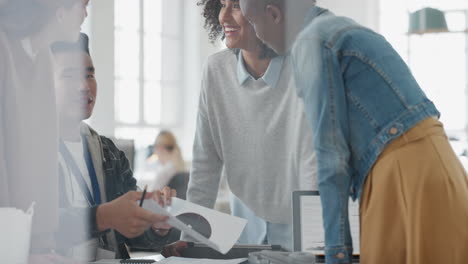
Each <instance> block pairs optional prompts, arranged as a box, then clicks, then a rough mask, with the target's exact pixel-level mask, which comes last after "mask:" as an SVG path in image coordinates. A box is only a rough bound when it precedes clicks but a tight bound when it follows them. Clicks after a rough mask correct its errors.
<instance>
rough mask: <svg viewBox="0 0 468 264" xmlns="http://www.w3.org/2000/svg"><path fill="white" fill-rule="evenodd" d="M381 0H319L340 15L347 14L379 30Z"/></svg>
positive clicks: (319, 2)
mask: <svg viewBox="0 0 468 264" xmlns="http://www.w3.org/2000/svg"><path fill="white" fill-rule="evenodd" d="M379 2H380V1H379V0H317V4H318V5H319V6H321V7H324V8H327V9H330V11H332V12H333V13H335V14H336V15H339V16H347V17H350V18H352V19H354V20H356V21H357V22H358V23H360V24H362V25H364V26H366V27H369V28H371V29H373V30H375V31H379V20H380V19H379V10H380V8H379Z"/></svg>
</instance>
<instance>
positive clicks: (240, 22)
mask: <svg viewBox="0 0 468 264" xmlns="http://www.w3.org/2000/svg"><path fill="white" fill-rule="evenodd" d="M219 1H220V3H221V10H220V12H219V23H220V24H221V26H222V28H223V31H224V35H225V40H226V46H227V47H228V48H231V49H250V48H254V47H257V46H258V44H259V42H260V41H259V40H258V38H257V37H256V34H255V31H254V29H253V27H252V26H251V25H250V24H249V22H248V21H247V20H246V19H245V18H244V16H243V15H242V12H241V9H240V6H239V1H238V0H219Z"/></svg>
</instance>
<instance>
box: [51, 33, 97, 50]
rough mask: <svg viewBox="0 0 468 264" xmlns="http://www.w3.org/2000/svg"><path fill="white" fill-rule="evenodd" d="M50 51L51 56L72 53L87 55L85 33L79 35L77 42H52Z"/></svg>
mask: <svg viewBox="0 0 468 264" xmlns="http://www.w3.org/2000/svg"><path fill="white" fill-rule="evenodd" d="M50 49H51V51H52V53H53V54H58V53H63V52H74V51H83V52H85V53H86V54H88V55H90V54H89V38H88V35H86V34H85V33H80V38H79V39H78V41H77V42H64V41H59V42H54V43H53V44H52V45H51V46H50Z"/></svg>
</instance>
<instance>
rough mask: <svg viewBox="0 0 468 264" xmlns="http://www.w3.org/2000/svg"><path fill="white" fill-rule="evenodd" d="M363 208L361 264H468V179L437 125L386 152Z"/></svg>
mask: <svg viewBox="0 0 468 264" xmlns="http://www.w3.org/2000/svg"><path fill="white" fill-rule="evenodd" d="M360 204H361V207H360V215H361V220H360V221H361V263H363V264H386V263H388V264H405V263H406V264H423V263H424V264H431V263H434V264H445V263H447V264H467V263H468V177H467V174H466V172H465V170H464V168H463V166H462V165H461V163H460V161H459V159H458V157H457V156H456V155H455V153H454V152H453V150H452V148H451V146H450V144H449V142H448V140H447V136H446V134H445V132H444V129H443V126H442V123H440V122H439V121H437V120H436V119H433V118H430V119H427V120H425V121H422V122H420V123H419V124H418V125H416V126H415V127H413V128H412V129H410V130H409V131H408V132H406V133H405V134H403V135H402V136H400V137H399V138H397V139H395V140H394V141H392V142H391V143H390V144H389V145H388V146H387V147H386V148H385V150H384V151H383V153H382V154H381V155H380V157H379V159H378V160H377V162H376V163H375V165H374V167H373V168H372V170H371V172H370V173H369V175H368V177H367V180H366V183H365V185H364V190H363V194H362V197H361V201H360Z"/></svg>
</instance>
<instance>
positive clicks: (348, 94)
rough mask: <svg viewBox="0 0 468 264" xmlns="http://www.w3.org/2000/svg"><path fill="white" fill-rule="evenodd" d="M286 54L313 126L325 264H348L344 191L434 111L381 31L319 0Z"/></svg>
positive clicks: (356, 190) (353, 188)
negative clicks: (333, 10) (324, 6)
mask: <svg viewBox="0 0 468 264" xmlns="http://www.w3.org/2000/svg"><path fill="white" fill-rule="evenodd" d="M291 61H292V67H293V72H294V76H295V81H296V87H297V89H298V94H299V96H300V97H301V98H302V99H303V100H304V105H305V111H306V115H307V118H308V119H309V121H310V123H311V126H312V129H313V135H314V146H315V150H316V155H317V161H318V183H319V191H320V197H321V200H322V207H323V220H324V221H323V222H324V229H325V253H326V258H327V263H350V262H351V261H350V257H351V254H352V250H353V248H352V241H351V235H350V230H349V220H348V197H349V195H351V196H352V197H353V198H354V199H356V198H359V197H360V195H361V192H362V189H363V185H364V183H365V180H366V177H367V174H368V173H369V171H370V169H371V167H372V166H373V165H374V164H375V162H376V161H377V159H378V156H379V155H380V153H382V151H383V150H384V149H385V147H386V145H387V144H388V143H389V142H391V141H392V140H393V139H395V138H398V137H399V136H400V135H402V134H403V133H405V132H406V131H407V130H409V129H410V128H412V127H413V126H414V125H416V124H417V123H419V122H421V121H423V120H424V119H427V118H429V117H432V116H438V115H439V112H438V111H437V109H436V108H435V106H434V104H433V103H432V102H431V101H430V100H429V99H428V98H427V97H426V95H425V94H424V92H423V91H422V90H421V88H420V87H419V85H418V83H417V82H416V80H415V79H414V77H413V76H412V74H411V71H410V69H409V68H408V66H407V65H406V64H405V62H404V61H403V60H402V59H401V57H400V56H399V55H398V53H397V52H396V51H395V50H394V49H393V48H392V46H391V45H390V44H389V43H388V42H387V41H386V40H385V39H384V38H383V37H382V36H380V35H379V34H377V33H375V32H373V31H371V30H370V29H367V28H364V27H362V26H361V25H359V24H357V23H356V22H354V21H353V20H351V19H348V18H344V17H337V16H335V15H333V14H332V13H330V12H328V11H327V10H325V9H322V8H320V7H317V6H315V7H313V8H312V9H311V10H310V11H309V14H308V15H307V17H306V23H305V27H304V29H303V30H302V32H301V33H300V34H299V35H298V37H297V39H296V41H295V43H294V46H293V48H292V50H291ZM382 239H385V238H382Z"/></svg>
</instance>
